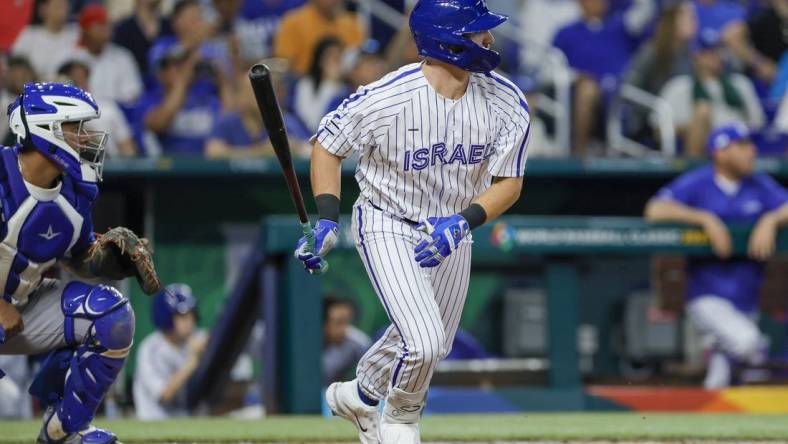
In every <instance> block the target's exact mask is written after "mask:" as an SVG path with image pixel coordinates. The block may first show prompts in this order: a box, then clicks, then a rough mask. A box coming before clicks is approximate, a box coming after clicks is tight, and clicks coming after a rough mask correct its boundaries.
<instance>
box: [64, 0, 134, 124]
mask: <svg viewBox="0 0 788 444" xmlns="http://www.w3.org/2000/svg"><path fill="white" fill-rule="evenodd" d="M79 27H80V30H81V35H80V40H79V47H78V48H75V49H74V50H73V51H72V53H71V56H70V57H69V58H71V59H76V60H81V61H82V62H84V63H85V64H86V65H87V66H89V67H90V84H89V87H88V88H86V90H87V91H90V92H91V94H93V96H94V97H102V98H105V99H111V100H114V101H116V102H119V103H121V104H123V105H125V106H132V105H133V104H134V103H135V102H136V101H137V99H138V98H139V96H140V94H141V93H142V80H141V79H140V73H139V71H138V70H137V64H136V63H135V62H134V57H133V56H132V55H131V53H130V52H129V51H128V50H127V49H126V48H122V47H120V46H118V45H116V44H114V43H112V42H111V41H110V38H111V36H112V27H111V25H110V23H109V17H108V16H107V10H106V9H105V8H104V6H102V5H99V4H93V5H88V6H86V7H85V9H83V10H82V12H81V13H80V15H79ZM113 134H114V133H113Z"/></svg>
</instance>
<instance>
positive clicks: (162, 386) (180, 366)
mask: <svg viewBox="0 0 788 444" xmlns="http://www.w3.org/2000/svg"><path fill="white" fill-rule="evenodd" d="M151 318H152V319H153V325H155V326H156V329H157V331H155V332H153V333H151V334H150V335H149V336H148V337H146V338H145V339H144V340H143V341H142V343H141V344H140V348H139V351H137V368H136V372H135V375H134V389H133V391H134V406H135V408H136V410H137V418H138V419H142V420H161V419H166V418H170V417H173V416H185V415H187V414H188V410H187V409H186V393H185V391H184V390H183V388H184V387H185V386H186V383H187V382H188V381H189V378H190V377H191V375H192V374H193V373H194V372H195V370H197V366H198V365H199V361H200V356H201V355H202V352H203V350H204V349H205V344H206V341H207V336H206V335H205V334H204V333H203V332H201V331H199V330H197V299H196V298H195V297H194V295H193V294H192V289H191V288H190V287H189V286H188V285H186V284H170V285H168V286H167V288H165V289H164V290H162V291H160V292H159V293H158V294H157V295H156V296H155V297H154V298H153V302H152V304H151Z"/></svg>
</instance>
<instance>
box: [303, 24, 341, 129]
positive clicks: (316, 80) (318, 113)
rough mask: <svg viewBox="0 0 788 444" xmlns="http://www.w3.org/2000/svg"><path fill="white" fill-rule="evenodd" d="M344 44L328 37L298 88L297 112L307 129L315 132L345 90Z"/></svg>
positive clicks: (318, 48)
mask: <svg viewBox="0 0 788 444" xmlns="http://www.w3.org/2000/svg"><path fill="white" fill-rule="evenodd" d="M342 52H343V48H342V42H340V41H339V40H338V39H336V38H334V37H327V38H325V39H323V40H321V41H320V42H319V43H318V44H317V46H315V52H314V54H313V56H312V63H311V64H310V66H309V72H308V73H307V75H305V76H303V77H301V78H300V79H299V80H298V82H297V83H296V85H295V92H294V101H295V104H294V105H295V106H294V109H295V112H296V114H297V115H298V117H299V118H301V120H302V121H303V122H304V123H305V124H306V126H307V128H308V129H309V130H310V131H312V132H316V131H317V127H318V125H319V124H320V120H321V119H322V118H323V116H324V115H325V114H326V112H327V109H328V104H329V103H330V102H331V101H332V100H333V99H334V97H336V96H337V94H340V93H341V92H342V91H343V90H345V85H344V84H343V83H342Z"/></svg>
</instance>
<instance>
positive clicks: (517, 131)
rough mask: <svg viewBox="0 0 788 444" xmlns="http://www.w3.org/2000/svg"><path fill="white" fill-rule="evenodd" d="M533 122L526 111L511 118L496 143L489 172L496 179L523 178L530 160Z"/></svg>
mask: <svg viewBox="0 0 788 444" xmlns="http://www.w3.org/2000/svg"><path fill="white" fill-rule="evenodd" d="M530 135H531V121H530V117H529V115H528V113H527V112H525V110H522V111H521V112H519V113H517V114H515V115H513V116H511V117H510V118H509V119H508V120H507V124H506V127H505V128H504V129H503V130H502V131H501V133H500V134H499V135H498V138H497V139H496V140H495V143H494V151H493V154H492V156H491V158H490V165H489V171H490V174H492V175H493V176H494V177H522V176H523V175H525V162H526V159H527V158H528V142H529V141H530V138H531V137H530Z"/></svg>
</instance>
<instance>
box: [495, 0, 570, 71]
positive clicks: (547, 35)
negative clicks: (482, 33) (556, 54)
mask: <svg viewBox="0 0 788 444" xmlns="http://www.w3.org/2000/svg"><path fill="white" fill-rule="evenodd" d="M494 10H497V9H494ZM580 11H581V10H580V5H579V4H578V2H577V0H528V1H526V2H525V3H524V4H523V6H522V8H521V12H520V25H521V26H520V29H519V31H520V35H521V36H522V37H523V42H522V43H521V45H522V52H521V55H520V57H521V59H522V60H523V62H524V63H525V64H526V66H528V67H541V66H542V65H543V64H544V57H543V53H542V52H541V51H538V50H534V49H533V48H534V46H536V47H549V46H551V45H552V43H553V39H554V38H555V34H556V33H557V32H558V31H559V30H560V29H562V28H564V27H565V26H566V25H569V24H570V23H574V22H576V21H577V20H579V19H580V17H581V12H580Z"/></svg>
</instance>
